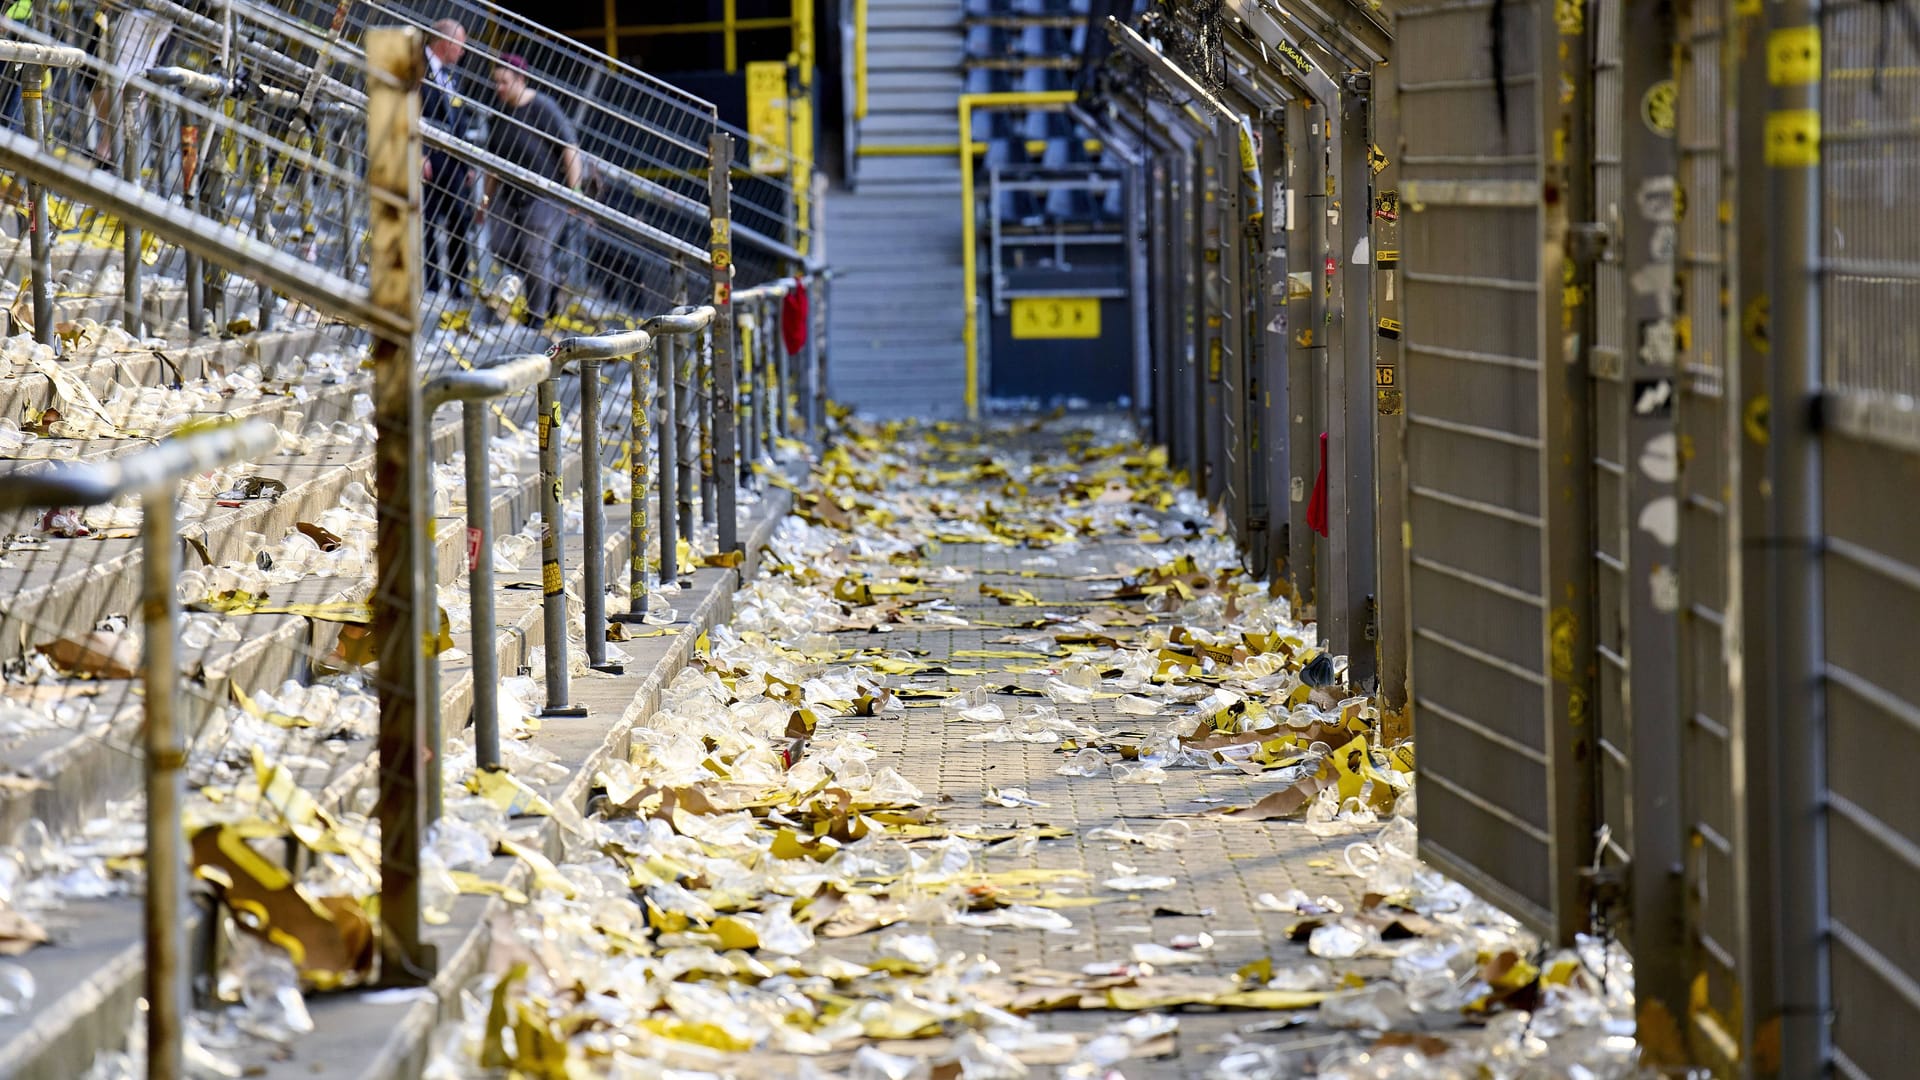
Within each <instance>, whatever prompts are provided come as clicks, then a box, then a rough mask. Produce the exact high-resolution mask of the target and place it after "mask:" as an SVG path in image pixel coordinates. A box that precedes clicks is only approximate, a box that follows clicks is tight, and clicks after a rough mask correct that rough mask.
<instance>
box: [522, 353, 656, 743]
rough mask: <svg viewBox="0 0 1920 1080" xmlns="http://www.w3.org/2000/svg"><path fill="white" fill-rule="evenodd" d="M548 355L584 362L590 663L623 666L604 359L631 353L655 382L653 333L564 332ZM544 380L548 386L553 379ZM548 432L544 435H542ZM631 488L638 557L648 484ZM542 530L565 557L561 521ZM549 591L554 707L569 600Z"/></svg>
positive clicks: (642, 374)
mask: <svg viewBox="0 0 1920 1080" xmlns="http://www.w3.org/2000/svg"><path fill="white" fill-rule="evenodd" d="M547 356H548V358H549V359H550V360H551V361H552V364H553V371H554V374H555V375H558V374H559V372H560V370H561V369H562V368H563V367H564V366H565V365H567V364H571V363H576V362H577V363H578V364H579V365H580V457H581V462H580V511H581V545H582V546H583V547H584V548H585V549H586V551H585V553H584V554H585V558H586V575H585V580H584V582H583V584H582V585H581V592H582V595H581V603H582V606H583V607H584V608H585V614H586V619H585V622H586V626H585V629H586V639H587V665H588V666H589V667H591V668H593V669H594V670H596V671H606V672H612V673H618V672H619V671H621V670H622V669H621V666H620V665H618V664H609V663H608V662H607V587H606V527H607V519H606V514H605V512H604V511H603V510H602V509H601V506H602V501H601V491H602V490H603V487H602V485H601V480H600V365H601V364H602V363H603V362H605V361H608V360H620V359H631V361H632V363H633V366H634V369H635V373H634V385H635V386H636V387H643V386H647V385H650V384H651V382H652V373H651V370H650V368H649V361H650V360H651V359H652V358H653V335H651V334H649V333H647V332H646V331H645V330H628V331H626V332H624V333H618V334H604V335H599V336H595V337H571V338H563V339H562V340H560V341H557V342H555V343H554V345H553V348H552V349H551V350H549V351H548V353H547ZM542 385H543V386H546V385H550V384H542ZM644 399H645V394H644V393H643V392H642V393H637V394H636V396H635V398H634V404H633V408H634V414H635V416H636V417H639V416H640V410H641V409H642V407H643V406H642V401H644ZM642 421H643V422H642V427H643V428H644V426H645V425H644V418H642ZM553 422H554V423H555V424H556V425H557V424H558V422H559V419H558V417H555V418H554V421H553ZM544 438H545V437H544V436H543V437H542V439H543V441H544ZM644 440H645V436H644V434H643V433H642V432H638V431H637V432H635V433H634V444H635V447H636V448H635V450H634V454H635V456H636V457H644V456H645V453H646V450H645V441H644ZM547 460H549V459H548V458H547V457H544V456H543V457H542V459H541V461H542V463H543V464H544V463H545V462H546V461H547ZM551 460H552V461H553V462H554V463H555V464H556V466H557V464H558V461H559V455H558V453H555V454H554V455H553V456H552V458H551ZM558 480H559V474H558V471H557V469H556V471H555V474H554V487H555V488H557V487H558ZM630 494H631V496H632V499H633V514H634V516H635V517H637V518H639V519H641V521H640V530H639V531H638V533H637V534H635V535H632V536H630V537H629V539H630V541H631V542H632V544H633V550H632V551H631V552H630V553H629V554H630V556H631V557H633V558H639V557H640V552H641V550H642V549H643V546H644V544H645V540H646V538H645V514H646V504H647V503H646V490H645V488H644V486H642V487H640V488H636V489H635V490H634V491H632V492H631V493H630ZM543 535H544V536H545V537H546V538H547V539H548V540H549V541H550V542H551V543H552V544H553V546H552V547H551V548H550V549H549V550H550V551H551V552H552V553H553V556H554V558H555V560H556V561H558V560H560V559H561V558H562V557H563V556H564V551H562V548H561V546H562V543H563V541H562V540H561V537H560V531H559V529H558V527H553V528H548V529H547V530H546V531H545V533H544V534H543ZM549 585H551V582H549ZM548 597H549V601H548V602H549V607H548V610H547V627H548V631H549V632H550V633H551V631H552V629H553V625H554V620H555V612H556V610H557V611H558V613H559V614H558V617H559V618H560V619H561V620H562V630H563V633H562V636H561V641H560V643H559V644H558V646H557V647H556V645H555V644H554V643H553V642H549V643H548V645H547V678H548V680H549V684H548V689H547V700H548V703H549V704H548V707H549V708H550V709H551V708H553V707H554V706H555V705H560V706H564V705H565V704H566V703H565V700H564V699H562V700H561V701H558V702H555V701H554V698H553V687H552V683H551V680H552V679H553V678H554V677H555V667H554V665H555V654H556V653H558V655H559V660H560V662H561V664H562V666H561V668H560V669H559V677H560V678H561V679H563V680H564V679H565V678H566V675H567V672H566V668H565V666H564V662H565V659H566V652H565V648H566V646H565V635H564V620H565V616H566V602H565V597H564V596H561V597H557V598H556V597H555V594H554V593H553V591H552V590H551V589H549V591H548Z"/></svg>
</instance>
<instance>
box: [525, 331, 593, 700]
mask: <svg viewBox="0 0 1920 1080" xmlns="http://www.w3.org/2000/svg"><path fill="white" fill-rule="evenodd" d="M582 366H585V365H582ZM583 385H584V384H583ZM536 407H537V408H538V409H539V410H540V415H539V417H538V418H537V419H538V422H537V424H536V425H535V426H536V427H537V429H538V431H539V437H540V591H541V593H542V596H541V615H542V616H543V619H544V621H543V625H542V631H543V634H542V636H543V639H544V640H543V642H542V645H543V648H544V651H545V655H546V669H547V671H546V674H547V706H546V708H544V709H541V710H540V715H542V716H585V715H587V710H586V709H584V708H581V707H579V706H574V705H570V704H568V701H567V699H568V696H569V692H570V691H571V689H572V686H571V683H570V682H569V680H570V679H571V678H572V673H571V672H570V671H569V670H568V665H567V579H566V572H565V571H564V570H563V569H562V567H563V566H564V565H565V564H566V556H567V552H566V544H567V541H566V533H565V529H564V525H565V522H564V521H563V520H562V517H561V514H562V511H561V509H560V484H561V480H560V402H559V400H558V398H556V396H555V388H554V380H553V379H551V378H547V379H542V380H541V381H540V388H539V391H538V394H537V403H536ZM584 423H585V421H584V420H583V421H582V424H583V427H582V433H583V434H584V431H585V428H584ZM584 499H585V496H584V494H583V495H582V500H583V501H584Z"/></svg>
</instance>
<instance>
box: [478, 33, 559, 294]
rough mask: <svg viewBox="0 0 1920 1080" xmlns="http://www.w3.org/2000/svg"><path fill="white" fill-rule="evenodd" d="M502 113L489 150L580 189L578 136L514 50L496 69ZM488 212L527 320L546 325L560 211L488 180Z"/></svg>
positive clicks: (508, 184)
mask: <svg viewBox="0 0 1920 1080" xmlns="http://www.w3.org/2000/svg"><path fill="white" fill-rule="evenodd" d="M493 89H494V92H495V93H496V94H498V95H499V98H500V114H499V115H498V116H496V117H495V118H494V120H493V123H492V124H491V125H490V130H489V131H488V133H487V151H488V152H489V153H491V154H493V155H494V156H495V157H498V158H501V159H503V160H505V161H506V162H507V163H508V164H511V165H515V166H518V167H519V168H522V169H525V170H527V171H528V172H531V173H533V174H534V175H536V176H539V177H541V178H543V179H546V180H551V181H553V182H554V183H556V184H562V185H565V186H566V187H568V188H571V189H573V190H575V191H578V190H579V189H580V175H581V161H580V150H579V145H578V144H579V138H578V136H577V135H576V134H575V132H574V129H573V121H571V120H569V119H567V115H566V113H564V112H561V111H560V107H559V106H558V105H556V104H554V103H553V99H551V98H549V97H547V96H546V95H544V94H542V93H540V92H538V91H536V90H535V89H534V88H533V87H531V86H529V85H527V62H526V60H524V59H522V58H521V57H519V56H517V55H515V54H512V53H508V54H507V55H505V56H503V57H501V58H500V63H499V64H498V65H496V66H495V67H494V69H493ZM481 205H482V210H483V212H484V213H486V214H488V215H490V216H491V218H492V220H493V230H492V237H493V252H494V255H495V256H496V257H498V258H499V260H500V261H501V262H502V263H503V264H505V265H506V266H507V267H508V268H509V269H510V270H512V271H513V272H515V273H518V274H519V275H520V276H521V278H522V279H523V280H524V281H525V283H526V297H527V317H528V319H529V321H531V322H533V323H534V324H536V325H537V324H539V323H540V322H543V321H545V320H546V319H548V318H551V317H552V316H553V314H554V311H553V299H554V297H553V292H554V290H553V281H552V277H551V273H552V270H551V267H552V263H553V249H554V243H555V240H556V238H557V237H558V235H559V232H560V226H561V224H562V217H561V211H560V207H559V206H557V205H556V204H555V203H554V202H553V201H552V200H551V199H549V198H545V197H542V196H541V195H540V194H538V193H536V192H533V191H529V190H527V189H525V188H523V187H520V186H519V185H517V184H515V183H513V182H512V181H511V180H510V179H509V178H507V177H502V176H497V175H490V176H488V177H487V193H486V196H485V198H484V199H483V200H482V203H481Z"/></svg>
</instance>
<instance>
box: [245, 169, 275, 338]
mask: <svg viewBox="0 0 1920 1080" xmlns="http://www.w3.org/2000/svg"><path fill="white" fill-rule="evenodd" d="M248 156H249V157H250V158H251V159H252V164H253V176H252V179H253V234H254V235H255V236H257V237H259V238H260V240H261V242H262V243H268V242H270V241H271V239H272V235H273V223H272V220H271V217H272V215H271V214H270V213H269V208H270V197H269V196H268V194H267V175H268V171H267V156H266V149H265V148H264V147H261V146H258V145H255V146H253V147H251V148H250V149H249V151H248ZM258 287H259V291H260V312H259V314H258V315H257V316H256V317H255V318H254V325H255V326H256V327H258V328H259V329H260V330H263V331H265V330H271V329H273V290H272V289H270V288H268V287H267V283H266V282H265V281H261V282H259V285H258Z"/></svg>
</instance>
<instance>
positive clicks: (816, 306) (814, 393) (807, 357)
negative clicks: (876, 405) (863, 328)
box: [800, 271, 827, 446]
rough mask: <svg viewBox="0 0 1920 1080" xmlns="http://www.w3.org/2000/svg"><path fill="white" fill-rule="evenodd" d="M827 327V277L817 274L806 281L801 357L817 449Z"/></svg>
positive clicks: (810, 435) (811, 434)
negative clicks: (804, 337)
mask: <svg viewBox="0 0 1920 1080" xmlns="http://www.w3.org/2000/svg"><path fill="white" fill-rule="evenodd" d="M826 327H827V275H826V273H825V272H823V271H821V272H815V273H814V274H812V275H810V276H809V278H808V279H807V345H806V352H805V354H803V355H802V357H801V361H800V362H801V363H803V364H805V365H806V369H805V370H806V373H807V374H806V379H805V380H804V383H805V391H804V393H805V394H806V411H807V415H806V417H805V420H806V425H807V441H808V442H809V443H811V444H813V445H815V446H818V445H819V444H820V418H821V413H822V412H823V406H822V402H821V400H820V395H821V392H822V391H823V390H824V389H825V388H826V385H827V380H826V377H825V372H823V371H822V370H821V369H820V365H821V363H822V362H823V361H824V360H825V359H826V351H825V350H824V349H823V348H821V341H820V339H821V338H822V337H823V336H825V334H826V332H827V331H826Z"/></svg>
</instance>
